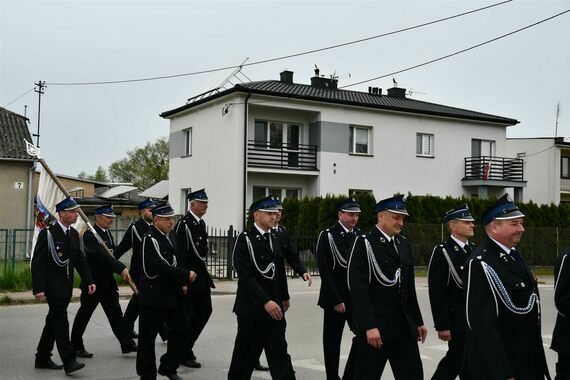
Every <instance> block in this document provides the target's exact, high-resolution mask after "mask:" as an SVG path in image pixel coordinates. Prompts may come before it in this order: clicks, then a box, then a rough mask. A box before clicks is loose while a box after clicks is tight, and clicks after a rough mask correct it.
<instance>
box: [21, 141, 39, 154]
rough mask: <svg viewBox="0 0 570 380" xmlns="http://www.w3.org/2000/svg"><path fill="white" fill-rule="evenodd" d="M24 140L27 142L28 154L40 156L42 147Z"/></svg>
mask: <svg viewBox="0 0 570 380" xmlns="http://www.w3.org/2000/svg"><path fill="white" fill-rule="evenodd" d="M24 141H25V142H26V151H27V152H28V154H29V155H30V156H32V157H36V158H40V148H38V147H37V146H35V145H34V144H32V143H30V142H28V140H25V139H24Z"/></svg>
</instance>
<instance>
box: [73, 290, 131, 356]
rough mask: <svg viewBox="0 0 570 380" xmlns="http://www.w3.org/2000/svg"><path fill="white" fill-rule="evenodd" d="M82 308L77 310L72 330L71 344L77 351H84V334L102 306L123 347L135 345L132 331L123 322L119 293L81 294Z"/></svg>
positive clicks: (115, 291)
mask: <svg viewBox="0 0 570 380" xmlns="http://www.w3.org/2000/svg"><path fill="white" fill-rule="evenodd" d="M80 300H81V306H79V310H77V315H76V316H75V320H74V321H73V328H72V329H71V343H73V347H74V348H75V350H84V349H85V346H84V345H83V333H84V332H85V329H86V328H87V323H89V320H90V319H91V315H93V312H94V311H95V309H96V308H97V305H99V304H101V306H102V307H103V311H104V312H105V315H106V316H107V319H108V320H109V324H110V325H111V329H112V330H113V334H115V336H116V337H117V339H118V340H119V343H120V344H121V347H127V346H130V345H132V344H134V342H133V340H132V338H131V334H130V330H127V326H126V325H125V321H124V320H123V312H122V311H121V305H119V292H118V291H117V290H111V291H109V292H104V293H99V292H95V293H93V294H91V295H89V294H88V293H86V292H82V293H81V298H80Z"/></svg>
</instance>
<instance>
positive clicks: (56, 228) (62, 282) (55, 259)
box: [32, 198, 96, 374]
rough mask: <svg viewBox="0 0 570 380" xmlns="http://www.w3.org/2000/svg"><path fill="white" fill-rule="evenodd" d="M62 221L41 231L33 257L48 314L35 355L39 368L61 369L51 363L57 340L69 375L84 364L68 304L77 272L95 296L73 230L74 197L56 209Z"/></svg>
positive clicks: (35, 277)
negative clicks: (77, 349) (75, 345)
mask: <svg viewBox="0 0 570 380" xmlns="http://www.w3.org/2000/svg"><path fill="white" fill-rule="evenodd" d="M55 208H56V211H57V213H58V215H59V221H58V222H57V223H55V224H52V225H49V226H47V227H46V228H44V229H43V230H41V231H40V233H39V235H38V240H37V243H36V246H35V248H34V254H33V256H32V283H33V292H34V295H35V296H36V299H37V300H38V301H40V302H44V301H46V300H47V303H48V306H49V311H48V314H47V316H46V322H45V326H44V329H43V331H42V336H41V338H40V342H39V343H38V348H37V353H36V363H35V366H36V368H46V369H61V368H62V366H61V365H58V364H56V363H54V362H53V361H52V360H51V351H52V350H53V344H54V341H55V343H56V344H57V350H58V352H59V356H60V357H61V360H62V361H63V368H64V370H65V373H66V374H69V373H72V372H75V371H77V370H79V369H81V368H83V367H85V364H83V363H78V362H77V360H76V356H75V350H74V349H73V345H72V344H71V341H70V340H69V322H68V320H67V305H69V301H70V300H71V292H72V290H73V276H74V269H75V268H77V271H78V272H79V275H80V276H81V278H82V280H83V282H84V283H85V284H86V288H87V291H88V293H89V294H93V293H95V289H96V286H95V283H94V281H93V277H92V276H91V272H90V271H89V268H88V266H87V262H86V260H85V256H83V253H82V252H81V250H80V245H79V234H78V233H77V231H76V230H75V229H74V228H73V227H70V226H71V225H72V224H74V223H75V222H76V221H77V209H78V208H79V206H78V205H77V203H75V200H74V199H73V198H66V199H64V200H63V201H61V202H59V203H58V204H57V205H56V206H55Z"/></svg>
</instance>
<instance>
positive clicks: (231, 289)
mask: <svg viewBox="0 0 570 380" xmlns="http://www.w3.org/2000/svg"><path fill="white" fill-rule="evenodd" d="M537 278H538V282H539V284H541V285H548V286H552V285H554V278H553V276H537ZM214 284H215V285H216V288H215V289H212V295H214V296H217V295H228V294H235V293H236V291H237V280H214ZM288 285H289V292H290V293H298V292H318V291H319V289H320V287H321V278H320V277H316V276H315V277H314V278H313V284H312V285H311V287H308V286H307V283H306V282H305V281H303V280H302V279H300V278H294V279H291V278H290V279H289V280H288ZM416 286H417V287H427V277H416ZM131 294H133V291H132V290H131V288H129V287H128V286H120V287H119V297H120V298H122V299H126V298H130V296H131ZM80 295H81V290H80V289H77V288H74V289H73V295H72V298H71V302H76V301H79V296H80ZM5 296H7V297H9V298H10V299H12V300H14V301H16V302H15V303H27V302H33V301H34V299H35V297H34V295H33V294H32V291H31V290H28V291H25V292H0V298H3V297H5Z"/></svg>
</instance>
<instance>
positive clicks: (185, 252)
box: [174, 189, 215, 368]
mask: <svg viewBox="0 0 570 380" xmlns="http://www.w3.org/2000/svg"><path fill="white" fill-rule="evenodd" d="M187 198H188V202H189V203H190V207H189V210H188V212H187V213H186V215H184V217H182V219H180V221H179V222H178V223H177V224H176V225H175V226H174V231H175V233H176V239H177V241H178V247H179V249H180V253H181V259H182V260H181V262H180V264H181V266H182V267H183V268H186V269H188V270H192V271H194V272H196V281H194V282H193V283H192V284H191V285H190V286H189V287H188V294H187V295H186V296H185V297H184V301H185V304H186V308H187V313H188V316H189V318H190V327H189V334H190V335H189V337H188V342H187V345H186V347H185V348H184V354H185V355H184V356H183V358H182V360H181V361H180V364H182V365H185V366H188V367H191V368H200V367H201V366H202V365H201V364H200V363H199V362H197V361H196V355H195V354H194V351H193V348H194V344H195V343H196V340H197V339H198V337H199V336H200V333H201V332H202V330H204V327H205V326H206V323H208V320H209V319H210V315H212V295H211V290H210V289H211V288H214V287H215V286H214V282H213V281H212V278H211V277H210V273H208V267H207V266H206V265H207V260H208V231H207V230H206V223H204V220H203V219H202V218H203V217H204V215H205V214H206V210H208V195H207V194H206V191H205V189H201V190H198V191H194V192H192V193H190V194H188V197H187Z"/></svg>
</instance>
